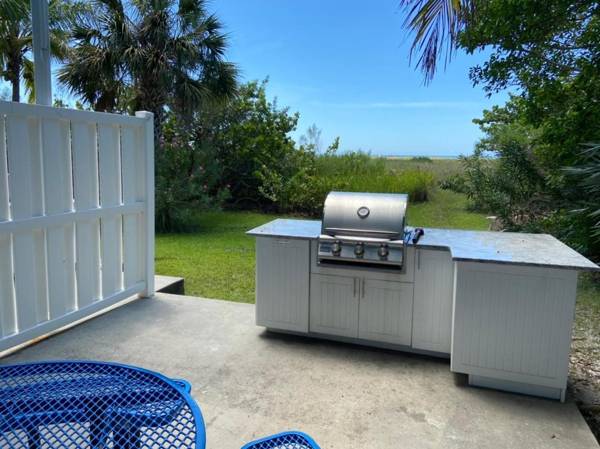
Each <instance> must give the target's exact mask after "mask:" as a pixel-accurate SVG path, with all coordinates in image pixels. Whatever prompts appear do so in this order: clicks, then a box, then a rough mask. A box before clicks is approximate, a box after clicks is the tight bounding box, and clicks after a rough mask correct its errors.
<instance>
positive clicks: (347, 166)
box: [279, 150, 434, 216]
mask: <svg viewBox="0 0 600 449" xmlns="http://www.w3.org/2000/svg"><path fill="white" fill-rule="evenodd" d="M303 151H305V150H303ZM304 154H305V160H304V162H305V165H304V166H303V169H302V170H300V171H299V172H298V173H297V174H296V175H295V176H294V177H292V178H291V179H290V180H289V182H288V183H286V185H285V186H282V188H283V192H282V194H281V196H280V198H281V199H282V201H281V202H280V204H279V208H280V210H281V211H283V212H300V213H305V214H309V215H315V216H316V215H319V214H320V213H321V212H322V210H323V202H324V201H325V197H326V196H327V194H328V193H329V192H330V191H334V190H337V191H349V192H375V193H386V192H387V193H407V194H408V195H409V198H410V200H411V201H414V202H418V201H426V200H427V199H428V195H429V192H430V190H431V188H432V187H433V186H434V176H433V174H432V173H431V172H429V171H425V170H414V169H409V170H402V171H395V170H389V169H387V168H386V164H385V161H384V160H382V159H376V158H372V157H371V156H370V155H368V154H366V153H361V152H351V153H346V154H342V155H332V154H326V155H316V154H315V153H314V152H307V153H304Z"/></svg>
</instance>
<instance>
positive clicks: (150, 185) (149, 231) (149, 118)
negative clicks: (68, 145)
mask: <svg viewBox="0 0 600 449" xmlns="http://www.w3.org/2000/svg"><path fill="white" fill-rule="evenodd" d="M135 116H136V117H140V118H143V119H145V120H146V124H145V126H144V147H145V148H144V153H145V156H146V158H145V159H146V166H145V167H144V169H145V170H146V177H145V178H146V202H145V204H146V207H145V213H144V219H145V220H146V235H145V237H146V240H145V246H146V262H145V273H144V274H145V278H146V289H145V290H144V291H143V292H141V293H140V297H150V296H153V295H154V115H153V114H152V113H151V112H147V111H137V112H136V113H135Z"/></svg>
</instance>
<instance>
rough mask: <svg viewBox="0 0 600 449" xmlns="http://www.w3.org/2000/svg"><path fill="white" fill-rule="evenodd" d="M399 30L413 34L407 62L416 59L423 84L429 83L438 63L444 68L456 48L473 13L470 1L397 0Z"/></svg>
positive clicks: (472, 4) (472, 5) (471, 1)
mask: <svg viewBox="0 0 600 449" xmlns="http://www.w3.org/2000/svg"><path fill="white" fill-rule="evenodd" d="M400 7H401V8H402V9H403V10H404V22H403V27H404V28H405V29H406V30H408V31H409V32H411V33H412V34H413V42H412V45H411V48H410V61H411V63H412V61H413V60H414V58H415V57H416V66H417V67H419V68H420V69H421V71H422V72H423V75H424V77H425V83H429V82H430V81H431V80H432V79H433V76H434V75H435V72H436V70H437V65H438V62H439V61H440V60H443V61H444V65H446V64H447V63H448V62H449V61H450V60H451V59H452V55H453V53H454V50H455V48H456V44H457V37H458V34H459V33H460V31H461V30H462V29H463V27H464V25H465V23H466V19H467V17H468V16H469V15H470V14H472V12H473V9H474V2H473V0H400Z"/></svg>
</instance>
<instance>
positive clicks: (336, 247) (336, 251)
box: [331, 240, 342, 256]
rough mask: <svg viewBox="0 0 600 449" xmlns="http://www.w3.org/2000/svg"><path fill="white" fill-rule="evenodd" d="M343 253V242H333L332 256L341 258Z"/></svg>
mask: <svg viewBox="0 0 600 449" xmlns="http://www.w3.org/2000/svg"><path fill="white" fill-rule="evenodd" d="M341 252H342V242H340V241H339V240H336V241H335V242H333V243H332V244H331V254H333V255H334V256H339V255H340V253H341Z"/></svg>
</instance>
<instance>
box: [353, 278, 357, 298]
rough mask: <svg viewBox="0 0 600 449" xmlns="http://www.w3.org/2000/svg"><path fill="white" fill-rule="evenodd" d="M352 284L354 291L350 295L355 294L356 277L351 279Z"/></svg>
mask: <svg viewBox="0 0 600 449" xmlns="http://www.w3.org/2000/svg"><path fill="white" fill-rule="evenodd" d="M352 285H353V286H354V293H353V294H352V296H356V278H353V279H352Z"/></svg>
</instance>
